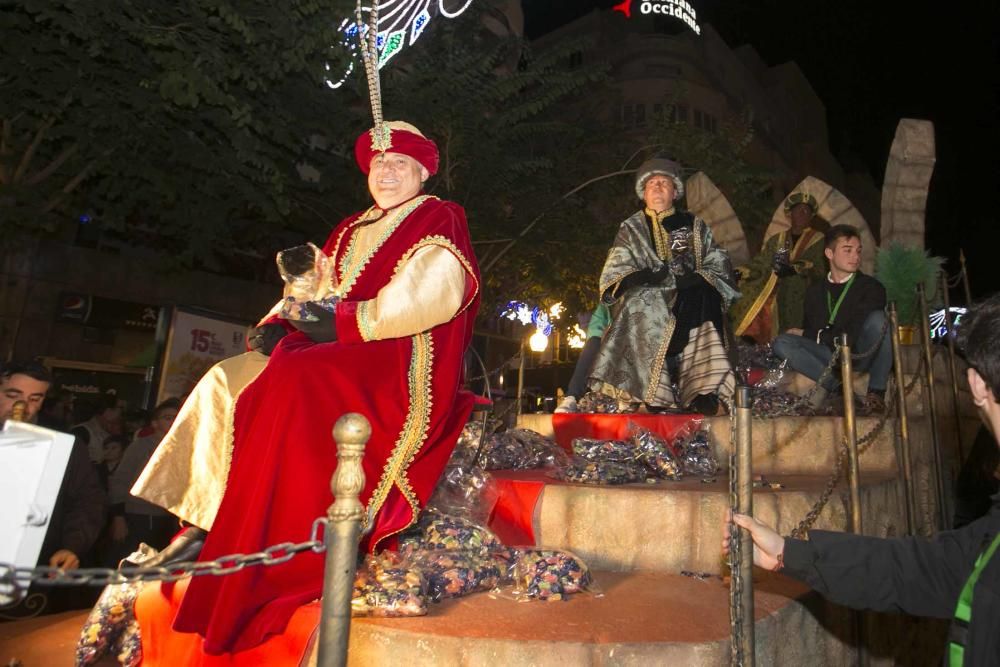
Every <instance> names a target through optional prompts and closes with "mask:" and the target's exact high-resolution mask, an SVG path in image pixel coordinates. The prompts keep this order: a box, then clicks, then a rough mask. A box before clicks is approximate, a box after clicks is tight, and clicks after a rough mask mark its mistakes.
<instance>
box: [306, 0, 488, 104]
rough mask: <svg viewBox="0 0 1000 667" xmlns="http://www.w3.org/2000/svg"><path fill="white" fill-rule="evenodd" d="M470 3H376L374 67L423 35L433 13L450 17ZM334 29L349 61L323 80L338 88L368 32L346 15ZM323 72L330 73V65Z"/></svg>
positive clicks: (401, 0) (441, 0) (391, 0)
mask: <svg viewBox="0 0 1000 667" xmlns="http://www.w3.org/2000/svg"><path fill="white" fill-rule="evenodd" d="M471 4H472V0H384V1H383V2H381V3H379V4H378V36H377V37H376V48H377V49H378V54H379V55H378V68H379V69H382V68H383V67H385V64H386V63H387V62H389V60H390V59H392V57H393V56H395V55H397V54H398V53H400V52H401V51H402V50H403V48H404V47H405V46H406V45H407V44H410V45H412V44H413V43H414V42H416V41H417V39H418V38H419V37H420V36H421V35H422V34H424V31H426V30H427V26H428V25H429V24H430V22H431V19H433V18H434V17H435V16H443V17H444V18H448V19H453V18H455V17H457V16H459V15H460V14H462V12H464V11H465V10H466V9H468V8H469V5H471ZM361 12H362V14H368V15H370V14H371V7H370V6H369V7H365V6H362V7H361ZM337 29H338V30H339V31H340V32H341V33H342V34H343V35H344V39H343V41H342V42H341V43H342V44H343V45H344V46H346V47H347V48H348V50H349V51H350V52H351V62H350V64H349V65H348V66H347V69H346V71H344V72H343V73H342V74H341V75H340V76H339V77H334V76H330V77H329V78H327V79H325V81H326V85H327V86H329V87H330V88H334V89H336V88H340V87H341V86H342V85H344V82H345V81H347V78H348V77H349V76H351V73H352V72H354V66H355V61H357V60H359V59H360V54H359V48H358V42H359V40H360V39H361V38H363V37H364V36H365V34H366V33H367V32H368V25H367V24H365V25H361V26H359V25H358V23H357V19H356V18H354V17H352V18H346V19H344V20H343V21H341V22H340V25H339V26H338V27H337ZM326 71H327V72H331V68H330V65H329V64H327V65H326Z"/></svg>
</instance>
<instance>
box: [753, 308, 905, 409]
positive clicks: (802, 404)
mask: <svg viewBox="0 0 1000 667" xmlns="http://www.w3.org/2000/svg"><path fill="white" fill-rule="evenodd" d="M888 330H889V318H888V317H886V318H885V319H884V320H883V322H882V331H881V332H880V333H879V335H878V337H877V338H876V339H875V342H874V343H873V344H872V346H871V347H870V348H868V349H867V350H865V351H864V352H860V353H858V354H855V353H853V352H852V353H851V361H852V362H858V361H863V360H864V359H867V358H868V357H870V356H871V355H872V354H874V353H875V351H876V350H878V348H879V346H880V345H881V344H882V342H883V339H884V338H885V334H886V332H887V331H888ZM839 362H840V346H839V345H838V346H834V348H833V356H831V357H830V361H829V362H827V364H826V368H824V369H823V372H822V373H820V376H819V378H818V379H817V380H816V383H815V384H814V385H813V386H812V387H810V388H809V391H807V392H806V393H805V394H803V395H802V396H799V397H798V398H797V399H796V400H795V401H792V402H791V403H789V404H788V405H787V406H785V407H783V408H780V409H778V410H770V411H768V413H767V414H766V415H754V416H755V417H764V418H771V419H773V418H776V417H799V416H801V415H802V413H803V411H804V410H806V409H809V408H811V405H812V400H813V397H814V396H815V395H816V392H818V391H819V390H820V387H822V386H823V385H824V383H825V382H826V380H827V378H829V377H831V376H832V375H833V373H834V369H835V368H836V367H837V364H838V363H839Z"/></svg>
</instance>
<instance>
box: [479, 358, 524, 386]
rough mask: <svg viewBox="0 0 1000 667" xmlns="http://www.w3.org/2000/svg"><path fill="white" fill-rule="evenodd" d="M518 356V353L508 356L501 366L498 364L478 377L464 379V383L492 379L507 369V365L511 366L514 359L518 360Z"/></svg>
mask: <svg viewBox="0 0 1000 667" xmlns="http://www.w3.org/2000/svg"><path fill="white" fill-rule="evenodd" d="M520 356H521V353H520V352H515V353H514V354H513V355H512V356H510V357H509V358H507V359H506V360H504V362H503V363H502V364H500V365H499V366H497V367H496V368H494V369H493V370H491V371H487V372H485V373H482V374H480V375H475V376H473V377H470V378H466V379H465V381H466V382H478V381H479V380H485V379H486V378H494V377H496V376H497V375H499V374H500V373H501V372H502V371H503V370H504V369H506V368H507V367H508V366H509V365H510V364H511V363H512V362H513V361H514V360H515V359H517V358H518V357H520Z"/></svg>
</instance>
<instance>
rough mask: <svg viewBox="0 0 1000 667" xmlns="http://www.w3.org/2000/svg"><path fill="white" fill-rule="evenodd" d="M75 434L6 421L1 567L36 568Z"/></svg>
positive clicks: (1, 434)
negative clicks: (9, 565)
mask: <svg viewBox="0 0 1000 667" xmlns="http://www.w3.org/2000/svg"><path fill="white" fill-rule="evenodd" d="M72 449H73V436H72V435H69V434H68V433H60V432H59V431H51V430H49V429H47V428H42V427H41V426H35V425H34V424H26V423H23V422H15V421H11V420H8V421H6V422H5V423H4V426H3V430H2V431H0V471H2V472H0V479H2V480H3V482H2V483H0V535H2V536H3V538H2V539H0V563H8V564H13V565H15V566H16V567H34V566H35V564H36V563H37V561H38V554H39V552H40V551H41V549H42V542H43V541H44V540H45V533H46V531H47V530H48V527H49V520H50V518H51V517H52V512H53V509H54V508H55V504H56V498H57V496H58V495H59V487H60V486H61V485H62V480H63V474H64V473H65V472H66V464H67V463H68V462H69V455H70V452H71V451H72Z"/></svg>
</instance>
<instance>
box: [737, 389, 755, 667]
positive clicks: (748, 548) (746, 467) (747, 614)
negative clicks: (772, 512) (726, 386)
mask: <svg viewBox="0 0 1000 667" xmlns="http://www.w3.org/2000/svg"><path fill="white" fill-rule="evenodd" d="M750 406H751V403H750V387H743V386H741V387H737V388H736V490H737V494H736V504H737V506H736V511H737V512H739V513H740V514H746V515H747V516H753V466H752V459H753V415H752V413H751V410H750ZM739 539H740V554H741V555H742V558H741V560H740V563H739V569H740V575H741V577H740V582H739V584H740V589H741V590H740V615H741V617H742V619H741V620H742V626H743V636H742V637H741V640H742V644H743V646H742V648H743V664H744V665H748V666H750V667H753V664H754V608H753V538H752V537H751V536H750V531H749V530H747V529H746V528H740V537H739Z"/></svg>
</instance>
